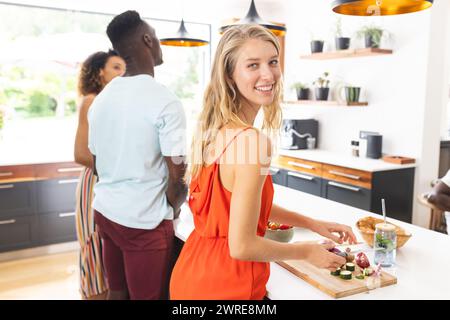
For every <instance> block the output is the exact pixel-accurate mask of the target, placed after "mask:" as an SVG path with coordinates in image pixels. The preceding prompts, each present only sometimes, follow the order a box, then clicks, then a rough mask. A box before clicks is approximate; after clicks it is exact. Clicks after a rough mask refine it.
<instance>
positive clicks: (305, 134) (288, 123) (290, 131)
mask: <svg viewBox="0 0 450 320" xmlns="http://www.w3.org/2000/svg"><path fill="white" fill-rule="evenodd" d="M318 134H319V122H318V121H317V120H315V119H284V120H283V125H282V127H281V146H280V147H281V148H282V149H287V150H299V149H315V148H316V147H317V145H318Z"/></svg>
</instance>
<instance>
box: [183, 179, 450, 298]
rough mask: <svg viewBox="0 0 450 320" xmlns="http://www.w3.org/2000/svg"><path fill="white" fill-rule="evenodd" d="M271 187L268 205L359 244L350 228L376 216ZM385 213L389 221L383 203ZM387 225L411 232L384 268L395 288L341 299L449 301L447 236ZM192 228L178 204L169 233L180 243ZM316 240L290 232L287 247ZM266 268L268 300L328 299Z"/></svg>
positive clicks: (289, 276) (276, 267) (295, 279)
mask: <svg viewBox="0 0 450 320" xmlns="http://www.w3.org/2000/svg"><path fill="white" fill-rule="evenodd" d="M274 188H275V196H274V203H276V204H278V205H282V206H283V207H285V208H288V209H290V210H295V211H298V212H300V213H302V214H305V215H309V216H313V217H314V218H316V219H321V220H329V221H335V222H339V223H344V224H347V225H350V226H352V227H353V229H354V232H355V234H356V236H357V237H358V242H363V239H362V237H361V235H360V234H359V232H358V230H357V229H356V228H355V227H354V226H355V223H356V221H357V220H358V219H360V218H361V217H365V216H374V217H380V216H379V215H376V214H373V213H370V212H368V211H364V210H360V209H356V208H354V207H350V206H347V205H343V204H340V203H337V202H334V201H330V200H327V199H324V198H320V197H316V196H313V195H310V194H307V193H304V192H300V191H296V190H293V189H289V188H286V187H282V186H278V185H274ZM386 209H387V214H388V217H389V204H387V207H386ZM388 221H392V222H393V223H395V224H397V225H398V226H401V227H403V228H404V229H406V230H407V231H409V232H411V233H412V237H411V239H409V241H408V242H407V243H406V244H405V245H404V246H403V247H402V248H401V249H399V250H397V260H396V262H397V263H396V267H395V268H389V269H388V268H385V270H386V271H387V272H389V273H391V274H394V275H395V276H396V277H397V279H398V281H397V284H395V285H392V286H388V287H384V288H378V289H375V290H372V291H370V292H368V293H360V294H356V295H352V296H348V297H345V298H342V299H348V300H362V299H366V300H369V299H450V276H449V275H448V270H450V236H447V235H445V234H441V233H438V232H435V231H430V230H427V229H424V228H421V227H418V226H414V225H411V224H409V223H405V222H401V221H398V220H394V219H389V218H388ZM193 227H194V225H193V220H192V215H191V213H190V210H189V207H188V206H187V205H184V206H183V208H182V211H181V215H180V218H179V219H177V220H175V234H176V236H177V237H178V238H180V239H181V240H183V241H185V240H186V239H187V237H188V236H189V234H190V233H191V231H192V230H193ZM316 239H321V237H320V236H319V235H317V234H314V233H312V232H310V231H307V230H303V229H298V228H296V229H295V235H294V238H293V239H292V240H291V242H294V241H307V240H316ZM361 248H362V250H363V251H365V250H367V251H370V247H369V246H368V245H366V244H364V245H362V246H361ZM368 257H369V259H370V260H371V263H372V262H373V255H372V254H370V253H368ZM270 267H271V274H270V278H269V282H268V283H267V291H268V297H269V298H270V299H274V300H280V299H298V300H306V299H333V298H332V297H330V296H328V295H327V294H325V293H324V292H322V291H320V290H319V289H317V288H315V287H313V286H311V285H310V284H308V283H307V282H305V281H303V280H301V279H300V278H298V277H296V276H295V275H293V274H292V273H290V272H289V271H287V270H286V269H284V268H282V267H280V266H279V265H278V264H276V263H271V266H270Z"/></svg>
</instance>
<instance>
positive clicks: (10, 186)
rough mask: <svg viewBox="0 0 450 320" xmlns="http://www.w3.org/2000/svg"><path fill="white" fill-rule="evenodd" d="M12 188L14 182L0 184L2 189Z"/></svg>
mask: <svg viewBox="0 0 450 320" xmlns="http://www.w3.org/2000/svg"><path fill="white" fill-rule="evenodd" d="M12 188H14V185H13V184H4V185H0V189H12Z"/></svg>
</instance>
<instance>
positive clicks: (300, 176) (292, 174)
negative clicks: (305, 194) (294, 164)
mask: <svg viewBox="0 0 450 320" xmlns="http://www.w3.org/2000/svg"><path fill="white" fill-rule="evenodd" d="M288 176H292V177H296V178H300V179H303V180H308V181H313V180H314V177H311V176H307V175H304V174H300V173H294V172H288Z"/></svg>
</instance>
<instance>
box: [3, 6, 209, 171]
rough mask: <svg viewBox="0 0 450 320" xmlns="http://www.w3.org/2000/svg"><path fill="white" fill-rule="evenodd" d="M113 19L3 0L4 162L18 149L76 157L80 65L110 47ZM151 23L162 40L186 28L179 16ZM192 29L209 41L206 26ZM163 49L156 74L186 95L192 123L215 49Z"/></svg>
mask: <svg viewBox="0 0 450 320" xmlns="http://www.w3.org/2000/svg"><path fill="white" fill-rule="evenodd" d="M18 17H20V18H19V19H18ZM112 18H113V16H112V15H105V14H99V13H86V12H80V11H71V10H60V9H48V8H36V7H29V6H21V5H6V4H0V21H2V23H1V24H0V47H1V48H2V49H1V52H0V114H1V116H0V132H2V133H1V135H2V136H3V138H0V139H2V140H0V161H2V160H4V157H6V156H7V155H6V153H11V152H14V153H16V154H19V153H20V154H21V155H20V156H21V157H29V156H30V157H31V156H32V154H33V152H40V153H42V152H47V153H50V154H49V156H48V159H49V161H52V160H71V159H72V154H73V142H74V137H75V131H76V126H77V103H78V97H77V90H76V85H77V75H78V70H79V65H80V63H81V62H82V61H84V59H85V58H87V56H89V55H90V54H91V53H93V52H96V51H106V50H107V49H109V48H110V47H111V44H110V42H109V39H108V38H107V36H106V33H105V31H106V26H107V25H108V23H109V21H111V19H112ZM147 21H148V22H149V23H150V24H151V25H152V26H153V27H154V28H155V29H156V32H157V35H158V36H159V37H165V36H170V35H173V34H175V32H176V31H177V29H178V27H179V22H174V21H164V20H156V19H147ZM186 27H187V28H188V29H189V31H190V32H191V33H192V34H195V36H199V37H201V38H203V39H209V38H210V26H209V25H207V24H195V23H187V24H186ZM162 51H163V56H164V64H163V65H162V66H159V67H157V68H156V69H155V78H156V79H157V80H158V81H160V82H162V83H163V84H165V85H166V86H168V87H169V89H171V90H172V91H173V92H174V93H175V94H176V95H177V96H178V97H179V98H180V99H181V100H182V102H183V105H184V106H185V108H186V115H187V117H188V123H190V122H191V121H189V119H190V118H191V117H195V115H196V114H197V113H198V110H199V108H200V107H201V101H202V95H203V91H204V87H205V75H208V74H209V66H210V49H209V46H205V47H199V48H179V47H165V46H162ZM2 127H3V128H2ZM188 134H190V133H188ZM52 155H54V157H55V159H53V158H52ZM27 160H28V159H20V162H22V161H27Z"/></svg>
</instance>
